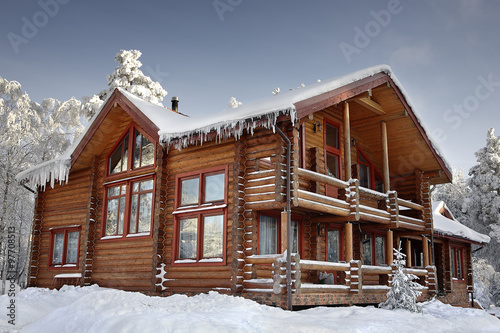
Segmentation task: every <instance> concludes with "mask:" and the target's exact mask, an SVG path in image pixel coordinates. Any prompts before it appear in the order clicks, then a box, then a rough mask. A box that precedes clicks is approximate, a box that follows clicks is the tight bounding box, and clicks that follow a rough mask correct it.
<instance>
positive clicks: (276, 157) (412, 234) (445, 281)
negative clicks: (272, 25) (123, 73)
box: [17, 66, 473, 308]
mask: <svg viewBox="0 0 500 333" xmlns="http://www.w3.org/2000/svg"><path fill="white" fill-rule="evenodd" d="M177 102H178V100H175V103H177ZM287 170H288V172H287ZM17 178H18V180H19V181H20V182H23V183H25V184H28V185H30V186H32V187H36V189H37V194H36V205H35V215H34V219H33V235H32V236H33V237H32V239H33V241H32V244H31V258H30V260H31V261H30V262H31V265H30V274H29V285H30V286H37V287H53V288H57V287H60V286H61V285H62V284H74V285H81V286H85V285H90V284H94V283H96V284H99V285H100V286H103V287H110V288H117V289H123V290H129V291H139V292H143V293H146V294H150V295H171V294H175V293H184V294H188V295H193V294H197V293H203V292H208V291H210V290H215V291H218V292H221V293H227V294H232V295H240V296H244V297H247V298H251V299H254V300H256V301H258V302H260V303H264V304H270V305H275V306H281V307H284V308H291V307H292V306H314V305H333V304H351V305H352V304H373V303H379V302H381V301H383V300H384V299H385V297H386V293H387V290H388V288H389V287H390V285H391V278H392V272H393V270H394V269H395V267H394V265H392V260H393V253H392V252H393V251H392V249H393V248H397V247H401V248H402V249H403V250H404V252H406V254H407V255H408V261H407V265H408V268H407V270H408V271H409V272H411V273H413V274H415V275H417V276H418V277H419V279H420V280H419V283H420V284H421V285H422V288H421V290H422V292H423V293H422V296H421V299H422V300H424V299H427V298H429V297H431V296H433V295H435V294H436V293H437V292H438V291H439V290H446V292H448V293H449V294H460V295H465V294H466V293H471V292H472V291H473V290H472V284H471V283H466V285H467V288H459V287H457V283H455V282H453V281H454V280H453V277H454V275H453V274H458V273H456V268H454V269H455V273H451V270H453V269H452V268H450V265H451V263H450V258H451V257H450V256H451V255H452V253H455V256H456V253H459V254H460V255H462V254H461V253H462V252H460V251H463V255H462V257H461V258H463V259H461V260H463V267H467V269H468V270H470V269H471V264H470V246H468V247H464V249H465V250H460V251H459V252H457V248H458V247H457V246H455V245H456V244H459V243H460V242H458V243H457V241H456V240H454V242H455V243H450V244H454V245H450V246H448V245H446V246H443V244H448V243H446V242H447V240H444V239H442V238H440V236H438V235H437V234H436V232H435V229H434V227H433V210H432V206H431V198H430V187H431V185H435V184H441V183H446V182H450V181H451V172H450V168H449V166H448V165H447V163H446V162H445V160H444V158H443V155H442V154H441V153H440V152H439V151H438V149H437V147H436V146H435V145H433V144H432V142H431V139H430V137H429V136H428V133H427V132H426V130H425V128H424V126H423V124H422V122H421V120H420V118H419V117H418V114H417V113H416V111H415V110H414V108H413V106H412V105H411V104H410V102H409V100H408V99H407V95H406V92H405V91H404V90H403V88H402V86H401V84H400V83H399V81H398V80H397V79H396V77H395V76H394V74H393V73H392V71H391V69H390V68H389V67H388V66H376V67H372V68H368V69H365V70H361V71H358V72H356V73H353V74H350V75H346V76H343V77H339V78H336V79H332V80H327V81H323V82H320V83H315V84H313V85H311V86H306V87H304V88H301V89H296V90H294V91H289V92H285V93H281V94H279V95H277V96H273V97H271V98H269V99H267V100H264V101H260V102H256V103H253V104H248V105H244V106H240V107H239V108H237V109H235V110H230V111H227V110H226V111H224V112H221V113H216V114H214V115H210V116H205V117H198V118H189V117H187V116H185V115H183V114H181V113H179V112H178V111H177V107H173V108H172V110H171V109H167V108H163V107H160V106H156V105H152V104H149V103H147V102H145V101H142V100H140V99H139V98H137V97H135V96H133V95H132V94H130V93H128V92H126V91H124V90H122V89H116V90H115V91H114V92H113V94H112V95H111V96H110V97H109V98H108V99H107V101H105V102H104V103H103V106H102V107H101V109H100V111H99V112H98V113H97V114H96V116H95V117H94V118H93V119H92V120H91V123H90V125H89V127H88V128H87V130H86V131H85V133H84V134H83V136H82V137H81V138H80V140H79V141H77V142H75V144H74V145H73V146H72V147H71V148H70V149H69V150H68V151H67V152H66V153H65V154H63V156H61V157H59V158H57V159H55V160H52V161H48V162H46V163H44V164H41V165H39V166H36V167H34V168H31V169H28V170H26V171H24V172H22V173H20V174H19V175H18V177H17ZM49 185H50V186H49ZM434 243H436V244H438V245H437V246H434V245H435V244H434ZM453 251H455V252H453ZM436 266H437V268H436ZM464 272H465V271H464ZM464 274H465V273H464ZM436 282H438V283H436ZM443 288H444V289H443ZM462 298H463V297H462ZM445 301H446V300H445ZM450 302H452V301H450Z"/></svg>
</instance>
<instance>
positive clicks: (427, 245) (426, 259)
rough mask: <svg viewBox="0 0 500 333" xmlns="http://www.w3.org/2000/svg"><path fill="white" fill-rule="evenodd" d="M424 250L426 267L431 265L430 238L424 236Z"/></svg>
mask: <svg viewBox="0 0 500 333" xmlns="http://www.w3.org/2000/svg"><path fill="white" fill-rule="evenodd" d="M422 252H423V253H424V262H423V265H424V267H427V266H429V239H428V238H427V237H422Z"/></svg>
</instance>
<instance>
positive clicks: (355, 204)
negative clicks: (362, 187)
mask: <svg viewBox="0 0 500 333" xmlns="http://www.w3.org/2000/svg"><path fill="white" fill-rule="evenodd" d="M346 198H347V200H346V201H347V202H348V203H349V210H350V211H351V214H350V215H351V216H352V217H354V220H356V221H359V180H358V179H349V196H348V197H347V196H346Z"/></svg>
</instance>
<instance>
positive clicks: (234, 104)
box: [227, 97, 243, 109]
mask: <svg viewBox="0 0 500 333" xmlns="http://www.w3.org/2000/svg"><path fill="white" fill-rule="evenodd" d="M227 104H228V105H229V107H230V108H231V109H236V108H237V107H238V106H241V105H243V103H241V102H240V101H238V100H236V97H231V98H230V99H229V102H228V103H227Z"/></svg>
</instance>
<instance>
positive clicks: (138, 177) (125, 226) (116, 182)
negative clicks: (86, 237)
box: [100, 174, 156, 242]
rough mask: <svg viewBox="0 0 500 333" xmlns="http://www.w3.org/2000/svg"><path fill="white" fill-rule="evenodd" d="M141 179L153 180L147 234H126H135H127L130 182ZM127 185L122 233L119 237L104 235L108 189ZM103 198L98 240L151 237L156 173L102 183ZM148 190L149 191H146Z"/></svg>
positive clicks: (130, 194) (130, 201)
mask: <svg viewBox="0 0 500 333" xmlns="http://www.w3.org/2000/svg"><path fill="white" fill-rule="evenodd" d="M143 180H152V181H153V189H152V190H151V191H152V193H153V196H152V206H151V225H150V227H149V235H144V236H128V235H135V234H129V230H130V211H131V204H132V183H136V182H140V181H143ZM124 184H126V185H127V192H126V194H125V212H124V217H123V235H122V236H121V237H118V236H119V235H116V236H106V223H107V219H106V217H107V211H108V189H109V188H111V187H116V186H121V185H124ZM103 188H104V198H103V205H102V206H103V207H102V215H101V216H102V221H103V223H102V227H101V239H100V241H102V242H116V241H123V240H127V241H129V240H130V241H132V240H137V239H146V238H152V237H153V221H154V211H155V205H154V203H155V192H156V175H155V174H152V175H151V174H150V175H145V176H137V177H132V178H127V179H123V180H120V181H114V182H112V183H109V184H106V185H104V187H103ZM147 192H149V191H147ZM103 237H113V238H107V239H106V238H104V239H103Z"/></svg>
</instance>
